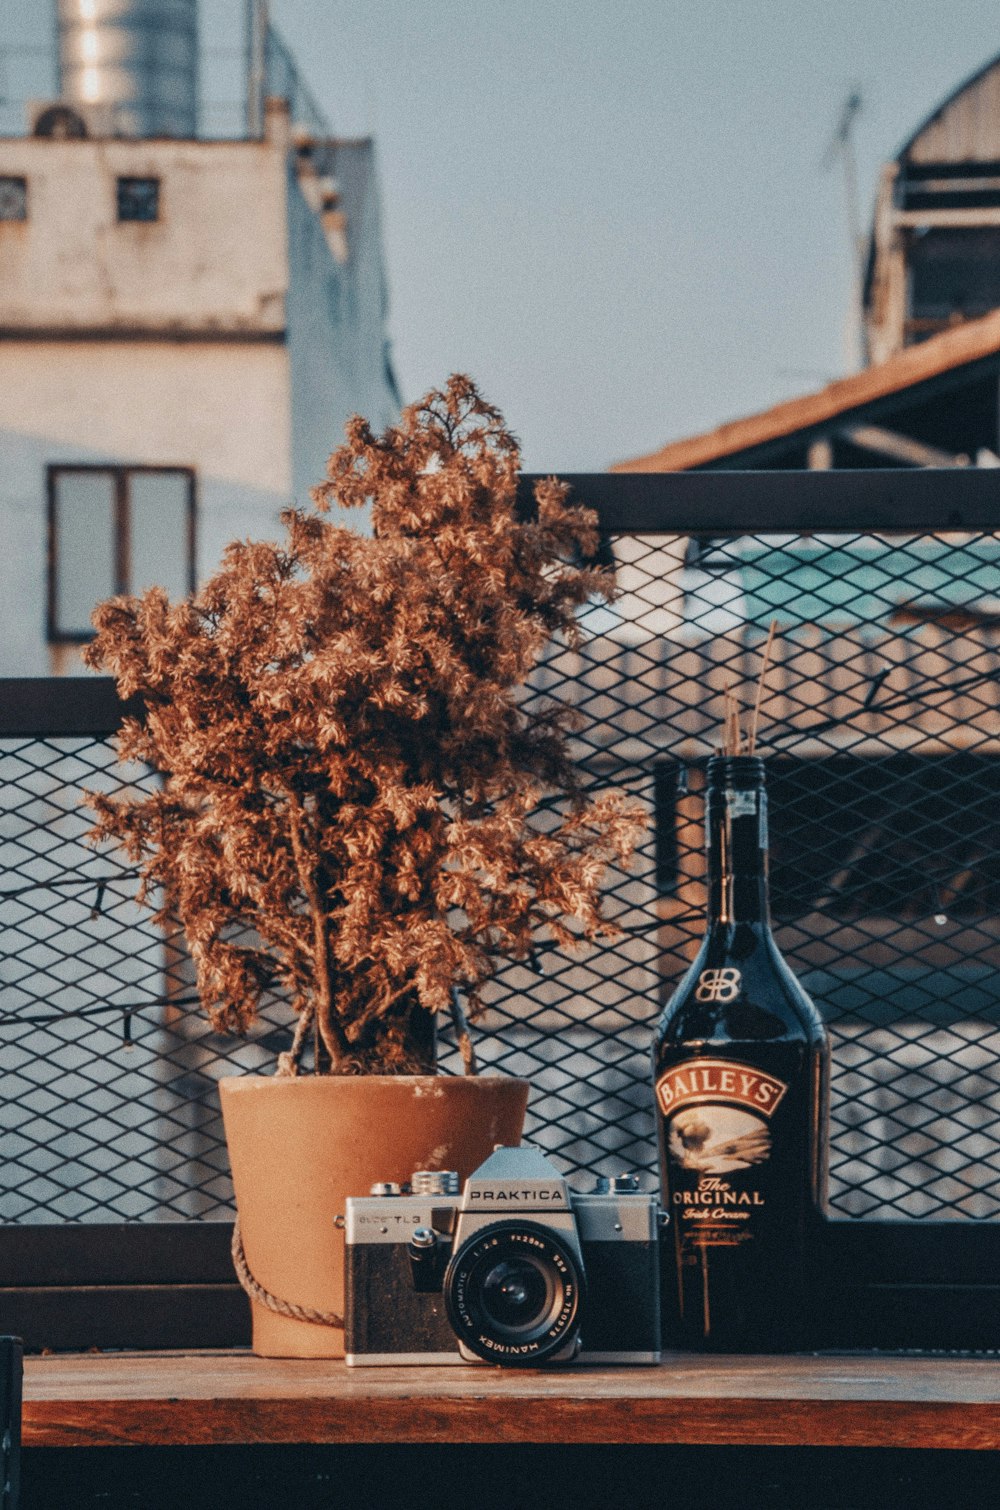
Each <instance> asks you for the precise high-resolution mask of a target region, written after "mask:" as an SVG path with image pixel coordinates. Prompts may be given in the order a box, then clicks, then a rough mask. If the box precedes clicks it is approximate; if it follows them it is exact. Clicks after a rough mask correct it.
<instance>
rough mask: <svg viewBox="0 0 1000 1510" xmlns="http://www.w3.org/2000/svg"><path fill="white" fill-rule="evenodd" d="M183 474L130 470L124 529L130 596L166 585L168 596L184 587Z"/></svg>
mask: <svg viewBox="0 0 1000 1510" xmlns="http://www.w3.org/2000/svg"><path fill="white" fill-rule="evenodd" d="M189 488H190V479H189V477H188V474H187V473H186V472H131V473H130V474H129V501H130V504H131V508H130V511H129V528H130V533H131V552H130V554H131V558H132V559H131V565H132V570H131V581H130V583H129V587H130V590H131V591H132V592H144V591H145V589H146V588H147V587H154V586H156V587H165V588H166V590H167V592H168V593H169V594H170V596H171V597H172V598H183V597H185V596H186V594H187V592H188V588H189V575H190V574H189V564H188V563H189V548H188V489H189Z"/></svg>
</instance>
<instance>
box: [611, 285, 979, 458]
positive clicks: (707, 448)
mask: <svg viewBox="0 0 1000 1510" xmlns="http://www.w3.org/2000/svg"><path fill="white" fill-rule="evenodd" d="M998 353H1000V310H994V311H992V313H990V314H988V315H984V316H983V318H982V319H980V320H968V321H966V323H965V324H964V325H959V326H956V328H955V329H954V330H947V331H944V332H942V334H941V335H937V336H933V337H932V338H931V339H930V340H928V341H922V342H921V343H920V344H919V345H917V346H909V347H907V349H906V350H905V351H900V352H897V354H896V355H895V356H892V357H890V358H889V360H888V361H887V362H881V363H879V364H878V365H877V366H874V367H867V368H865V370H864V371H863V372H858V373H855V374H854V375H853V376H851V377H847V378H840V379H839V380H838V381H837V382H835V383H830V384H828V386H827V387H826V388H822V389H820V390H819V392H817V393H808V394H805V395H804V396H803V397H801V398H795V399H789V400H787V401H786V402H785V403H782V404H776V405H775V406H774V407H773V408H771V409H765V410H763V411H761V412H760V413H758V414H751V415H748V416H747V417H746V418H745V419H737V420H732V421H730V422H729V423H728V424H725V425H720V426H719V427H718V428H717V429H715V430H708V431H706V432H705V433H704V434H702V435H694V436H689V437H687V438H686V439H684V440H677V441H671V442H670V444H669V445H666V446H663V447H661V449H660V450H659V451H652V452H650V453H649V454H648V455H646V456H637V457H634V458H633V459H631V460H629V461H620V462H616V463H615V464H614V465H613V466H612V467H611V468H610V470H611V471H612V472H685V471H688V470H690V469H691V468H692V467H701V466H706V465H707V464H709V463H710V462H713V461H718V460H720V459H721V458H723V457H726V456H734V455H737V454H738V453H739V452H741V451H749V450H752V449H753V448H754V447H756V446H761V445H765V444H767V443H768V442H770V441H775V440H781V439H787V438H789V437H791V436H794V435H795V434H797V433H798V432H800V431H802V432H805V431H809V430H813V429H816V428H817V427H819V426H822V425H825V424H829V423H830V422H831V421H833V420H836V419H844V420H845V421H846V419H847V418H848V416H850V415H851V414H852V413H854V412H855V411H857V410H859V409H862V408H863V407H864V406H865V405H867V404H871V403H874V402H875V401H876V400H878V399H882V398H886V397H889V396H890V395H892V394H895V393H902V392H905V391H906V390H907V389H909V388H915V387H917V386H918V385H919V384H920V383H924V382H928V381H930V380H931V379H933V378H936V377H940V376H942V375H943V374H944V373H947V372H953V371H955V370H956V369H957V368H960V367H965V366H967V365H969V364H970V363H972V362H977V361H981V360H982V359H983V358H985V357H991V356H996V355H997V354H998Z"/></svg>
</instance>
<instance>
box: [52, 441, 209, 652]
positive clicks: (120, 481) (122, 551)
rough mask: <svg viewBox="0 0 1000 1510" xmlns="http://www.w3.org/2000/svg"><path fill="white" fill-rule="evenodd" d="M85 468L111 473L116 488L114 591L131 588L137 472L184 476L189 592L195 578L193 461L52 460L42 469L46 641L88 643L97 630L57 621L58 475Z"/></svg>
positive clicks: (97, 473) (105, 474) (195, 514)
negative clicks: (61, 624) (177, 463)
mask: <svg viewBox="0 0 1000 1510" xmlns="http://www.w3.org/2000/svg"><path fill="white" fill-rule="evenodd" d="M79 473H84V474H87V475H89V476H94V475H95V474H96V475H100V476H109V477H110V478H111V479H112V483H113V487H114V500H115V502H114V512H115V518H114V537H115V560H114V581H115V587H114V591H115V593H116V594H119V593H129V592H131V591H132V590H133V589H132V586H131V583H130V577H131V568H132V560H131V554H132V553H131V545H132V520H131V499H130V488H129V481H130V478H131V477H133V476H136V475H139V476H148V475H150V474H161V475H162V474H163V473H170V474H171V475H177V476H180V477H183V478H184V479H185V480H186V482H187V500H186V504H187V507H186V520H185V522H186V531H185V550H186V555H187V588H186V590H187V591H188V592H189V593H191V592H194V590H195V583H196V545H197V495H196V473H195V469H194V467H191V466H170V465H165V464H160V465H152V464H144V463H143V464H135V465H122V464H120V463H114V462H111V463H108V462H71V461H68V462H52V463H50V464H49V466H48V467H47V468H46V478H45V483H46V486H45V491H46V516H47V517H46V579H47V580H46V594H45V634H46V639H47V641H48V643H49V644H50V645H86V644H87V643H88V642H89V641H90V640H92V639H93V638H94V635H95V633H96V631H95V630H93V629H89V630H75V629H61V628H60V627H59V625H58V623H57V607H58V595H59V538H58V518H57V503H56V496H57V489H58V483H59V479H60V478H61V477H65V476H67V475H74V474H79Z"/></svg>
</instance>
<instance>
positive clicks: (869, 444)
mask: <svg viewBox="0 0 1000 1510" xmlns="http://www.w3.org/2000/svg"><path fill="white" fill-rule="evenodd" d="M838 434H840V435H842V436H843V437H844V439H845V440H849V441H850V442H851V445H852V446H857V447H858V448H859V450H862V451H872V452H874V453H875V455H876V456H888V457H889V458H890V460H892V461H901V462H903V463H904V465H906V466H911V467H967V466H968V465H969V458H968V457H967V456H965V455H962V454H960V455H958V456H956V455H954V454H953V453H952V452H951V451H942V450H941V449H940V448H939V447H938V446H929V445H927V443H926V442H925V441H922V440H914V439H913V437H912V436H910V435H900V433H899V431H898V430H886V429H885V428H884V427H883V426H882V425H845V426H844V428H843V429H842V430H840V431H838Z"/></svg>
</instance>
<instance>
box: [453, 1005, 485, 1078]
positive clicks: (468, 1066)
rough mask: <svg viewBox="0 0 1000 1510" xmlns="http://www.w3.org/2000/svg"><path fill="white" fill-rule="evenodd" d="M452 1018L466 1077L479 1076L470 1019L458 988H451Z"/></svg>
mask: <svg viewBox="0 0 1000 1510" xmlns="http://www.w3.org/2000/svg"><path fill="white" fill-rule="evenodd" d="M451 1018H452V1022H453V1023H454V1024H455V1033H456V1035H457V1037H458V1048H459V1052H460V1053H461V1055H462V1069H463V1071H464V1072H465V1074H466V1075H478V1074H479V1065H478V1064H477V1062H476V1051H475V1049H474V1047H473V1044H472V1034H471V1033H470V1032H469V1019H468V1018H467V1017H466V1015H465V1008H464V1007H463V1006H462V998H461V996H460V995H459V993H458V987H457V986H452V988H451Z"/></svg>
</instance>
